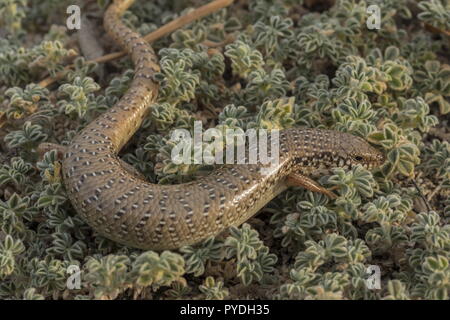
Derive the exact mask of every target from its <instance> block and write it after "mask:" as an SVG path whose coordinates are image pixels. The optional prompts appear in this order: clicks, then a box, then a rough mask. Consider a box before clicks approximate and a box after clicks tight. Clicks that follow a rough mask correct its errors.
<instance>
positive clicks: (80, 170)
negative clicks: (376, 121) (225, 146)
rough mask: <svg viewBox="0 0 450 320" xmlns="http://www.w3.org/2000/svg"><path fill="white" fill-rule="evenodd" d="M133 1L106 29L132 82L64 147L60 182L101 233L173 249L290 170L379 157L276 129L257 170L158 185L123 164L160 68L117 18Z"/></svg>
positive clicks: (215, 228) (350, 140)
mask: <svg viewBox="0 0 450 320" xmlns="http://www.w3.org/2000/svg"><path fill="white" fill-rule="evenodd" d="M131 3H132V1H128V0H125V1H120V0H119V1H117V0H116V1H114V3H113V4H112V5H110V7H109V8H108V9H107V11H106V13H105V17H104V25H105V29H106V31H107V32H108V34H109V35H110V36H111V37H112V38H113V39H114V41H116V42H117V43H118V44H120V45H121V46H122V47H123V48H124V49H126V50H127V51H128V53H129V54H130V55H131V58H132V60H133V63H134V64H135V77H134V79H133V81H132V83H131V86H130V89H129V90H128V91H127V92H126V94H125V95H124V96H123V97H122V99H121V100H120V101H119V102H118V103H117V104H116V105H115V106H114V107H113V108H112V109H111V110H109V111H108V112H106V113H104V114H103V115H101V116H99V117H98V118H97V119H96V120H94V121H93V122H92V123H90V124H89V125H88V126H87V127H86V128H85V129H83V130H82V131H81V132H80V133H79V134H78V135H77V136H76V137H75V138H74V139H73V141H72V143H71V145H70V146H69V147H68V148H67V150H66V153H65V155H64V160H63V173H64V183H65V186H66V189H67V192H68V195H69V198H70V200H71V202H72V204H73V206H74V207H75V209H76V211H77V212H78V213H79V214H80V215H81V217H82V218H83V219H84V220H85V221H87V223H88V224H89V225H90V226H92V228H94V229H95V230H96V231H97V232H98V233H99V234H101V235H103V236H104V237H106V238H109V239H111V240H114V241H117V242H119V243H122V244H125V245H128V246H131V247H136V248H141V249H152V250H163V249H175V248H179V247H181V246H183V245H189V244H194V243H196V242H198V241H200V240H202V239H205V238H207V237H209V236H212V235H216V234H218V233H219V232H221V231H222V230H224V229H226V228H227V227H229V226H238V225H240V224H242V223H243V222H245V221H246V220H248V219H249V218H250V217H252V216H253V215H254V214H255V213H257V212H258V211H259V210H260V209H261V208H262V207H263V206H264V205H265V204H267V203H268V202H269V201H270V200H271V199H273V198H274V197H275V196H276V195H278V194H279V193H280V192H282V191H284V190H285V189H286V188H287V187H288V182H287V177H288V176H289V175H290V174H291V173H300V174H301V175H304V176H309V177H316V176H319V175H322V174H324V173H326V172H328V171H329V170H330V169H331V168H333V167H338V166H339V167H342V166H351V165H355V164H362V165H364V166H366V167H368V168H371V167H373V166H378V165H379V164H380V163H381V161H382V160H383V155H382V154H381V153H379V152H378V151H377V150H375V149H374V148H372V147H371V146H370V145H369V144H368V143H367V142H365V141H364V140H363V139H361V138H358V137H355V136H352V135H350V134H346V133H340V132H335V131H328V130H318V129H303V130H302V129H287V130H283V131H281V132H280V160H279V163H278V165H275V166H272V167H271V169H270V170H266V171H264V173H262V172H261V171H260V167H261V166H260V165H257V164H255V165H227V166H225V167H223V168H221V169H219V170H216V171H214V172H213V173H212V174H211V175H209V176H207V177H203V178H201V179H199V180H197V181H194V182H190V183H185V184H179V185H155V184H151V183H149V182H147V181H145V180H142V179H141V178H139V177H138V176H137V175H134V174H133V173H131V171H130V170H129V168H128V170H127V168H125V166H124V165H123V162H122V161H121V160H120V159H119V158H118V156H117V154H118V152H119V151H120V149H121V148H122V147H123V145H124V144H125V143H126V142H127V141H128V140H129V139H130V137H131V136H132V135H133V134H134V133H135V132H136V130H137V129H138V128H139V126H140V124H141V122H142V120H143V118H144V117H145V116H146V115H147V113H148V111H149V107H150V105H151V103H152V102H154V101H155V99H156V97H157V93H158V85H157V83H156V82H155V81H154V80H153V79H154V78H153V77H154V74H155V72H158V71H159V66H158V62H157V57H156V55H155V53H154V52H153V49H152V48H151V47H150V45H149V44H147V43H146V42H145V41H144V40H143V39H142V38H141V37H140V36H139V35H138V34H137V33H135V32H133V31H131V30H130V29H129V28H127V27H126V26H125V25H124V24H123V23H122V22H121V21H120V17H121V15H122V13H123V12H124V11H125V10H126V9H127V8H128V7H129V6H130V5H131Z"/></svg>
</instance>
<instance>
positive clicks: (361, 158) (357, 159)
mask: <svg viewBox="0 0 450 320" xmlns="http://www.w3.org/2000/svg"><path fill="white" fill-rule="evenodd" d="M355 160H356V161H362V160H363V157H361V156H355Z"/></svg>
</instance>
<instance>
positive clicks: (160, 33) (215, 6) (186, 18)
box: [39, 0, 234, 87]
mask: <svg viewBox="0 0 450 320" xmlns="http://www.w3.org/2000/svg"><path fill="white" fill-rule="evenodd" d="M233 2H234V0H214V1H211V2H210V3H208V4H205V5H204V6H201V7H199V8H197V9H195V10H193V11H191V12H189V13H187V14H185V15H183V16H181V17H179V18H177V19H175V20H173V21H171V22H169V23H167V24H165V25H163V26H161V27H160V28H158V29H157V30H155V31H153V32H151V33H149V34H147V35H146V36H144V37H143V38H144V39H145V40H146V41H147V42H149V43H152V42H154V41H155V40H158V39H160V38H162V37H164V36H165V35H167V34H170V33H172V32H174V31H175V30H177V29H180V28H182V27H184V26H185V25H187V24H189V23H191V22H193V21H195V20H198V19H200V18H203V17H205V16H207V15H210V14H212V13H214V12H216V11H218V10H220V9H223V8H225V7H228V6H229V5H231V4H232V3H233ZM126 54H127V53H126V51H119V52H113V53H109V54H107V55H104V56H101V57H98V58H96V59H93V60H88V62H96V63H104V62H107V61H111V60H114V59H118V58H120V57H123V56H125V55H126ZM73 66H74V65H73V64H71V65H68V66H66V67H65V68H64V70H62V71H60V72H58V73H57V74H56V75H55V76H54V77H48V78H45V79H44V80H42V81H40V82H39V86H41V87H47V86H49V85H51V84H52V83H54V82H56V81H58V80H60V79H62V78H63V77H64V76H65V75H66V73H67V71H69V70H70V69H72V68H73Z"/></svg>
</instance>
